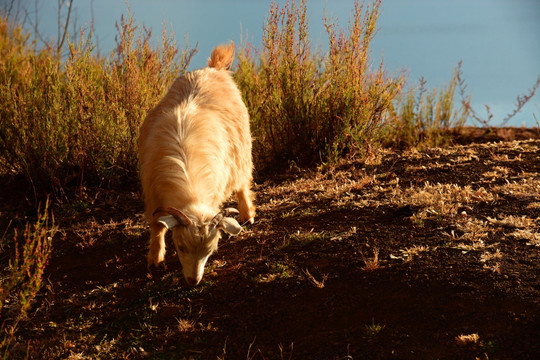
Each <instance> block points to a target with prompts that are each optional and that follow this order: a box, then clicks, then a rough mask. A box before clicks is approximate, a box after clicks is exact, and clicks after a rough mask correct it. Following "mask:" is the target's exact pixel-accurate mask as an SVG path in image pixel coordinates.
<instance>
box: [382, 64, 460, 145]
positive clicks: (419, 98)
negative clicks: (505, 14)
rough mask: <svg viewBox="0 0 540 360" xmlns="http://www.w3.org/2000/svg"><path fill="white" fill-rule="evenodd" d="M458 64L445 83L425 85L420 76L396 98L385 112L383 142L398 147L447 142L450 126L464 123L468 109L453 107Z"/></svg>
mask: <svg viewBox="0 0 540 360" xmlns="http://www.w3.org/2000/svg"><path fill="white" fill-rule="evenodd" d="M458 72H459V68H457V69H456V70H455V71H454V74H453V76H452V78H451V80H450V82H449V84H448V85H447V86H446V87H443V88H442V89H440V90H438V89H432V90H428V89H426V82H425V80H424V79H423V78H421V79H420V81H419V85H418V87H413V88H411V89H409V91H407V92H406V93H405V94H404V95H403V96H401V97H400V98H398V99H397V100H396V101H395V103H394V105H393V106H392V108H391V111H389V112H388V113H387V120H386V125H385V128H384V131H383V134H384V135H383V138H384V144H385V145H386V146H389V147H398V148H411V147H414V148H419V149H422V148H427V147H434V146H444V145H448V144H449V143H450V141H451V134H450V131H449V130H451V129H455V128H459V127H461V126H463V125H464V124H465V121H466V120H467V117H468V115H469V112H468V110H467V108H466V107H465V106H461V107H460V108H458V109H456V108H455V92H456V87H457V85H458Z"/></svg>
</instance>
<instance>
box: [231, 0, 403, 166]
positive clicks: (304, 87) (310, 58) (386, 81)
mask: <svg viewBox="0 0 540 360" xmlns="http://www.w3.org/2000/svg"><path fill="white" fill-rule="evenodd" d="M379 7H380V1H375V2H374V3H373V4H372V5H371V6H367V7H364V5H360V4H359V3H358V2H356V3H355V8H354V11H353V16H352V20H351V23H350V26H349V31H348V33H345V32H344V31H343V30H337V26H336V25H335V23H334V22H332V21H331V20H329V19H328V18H326V19H325V26H326V30H327V33H328V37H329V52H328V53H327V54H326V55H321V54H320V52H316V51H313V50H312V46H311V43H310V41H309V34H308V20H307V16H306V13H307V9H306V2H305V0H303V1H300V2H299V3H297V2H295V1H292V2H287V3H286V4H285V6H284V7H282V8H280V7H279V6H278V5H277V4H276V3H273V4H272V5H271V7H270V13H269V16H268V19H267V21H266V25H265V28H264V35H263V49H262V50H260V51H256V50H254V49H253V47H251V46H250V45H249V44H248V45H247V46H245V47H244V48H243V49H242V50H241V51H240V55H239V59H238V65H237V69H236V79H237V81H238V84H239V86H240V88H241V90H242V92H243V94H244V97H245V101H246V104H247V106H248V109H249V111H250V114H251V118H252V127H253V129H252V130H253V132H254V135H255V144H254V152H255V158H256V159H257V161H258V163H259V165H269V164H276V163H279V162H282V161H284V160H294V161H298V162H300V163H312V162H316V161H320V160H323V161H326V160H336V159H337V158H338V157H340V156H345V155H351V154H358V153H364V152H365V151H366V149H368V148H369V147H373V146H375V145H376V144H377V141H378V136H377V134H376V133H377V131H378V129H379V128H380V126H381V123H382V120H383V115H384V113H385V112H386V110H387V109H388V108H389V107H390V106H391V103H392V100H393V99H394V97H395V96H396V95H397V94H398V93H399V91H400V89H401V86H402V82H403V79H402V78H389V77H388V76H387V75H386V74H385V72H384V70H383V66H382V63H381V64H380V66H379V67H378V69H376V70H373V69H370V68H369V65H370V62H369V45H370V42H371V40H372V38H373V36H374V32H375V28H376V22H377V16H378V13H379ZM364 10H365V11H364ZM254 52H255V54H254Z"/></svg>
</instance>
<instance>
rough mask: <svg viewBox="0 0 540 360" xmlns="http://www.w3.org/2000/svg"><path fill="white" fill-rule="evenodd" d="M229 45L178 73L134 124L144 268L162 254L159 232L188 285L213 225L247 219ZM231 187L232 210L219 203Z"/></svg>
mask: <svg viewBox="0 0 540 360" xmlns="http://www.w3.org/2000/svg"><path fill="white" fill-rule="evenodd" d="M233 60H234V44H233V43H231V44H230V45H221V46H217V47H216V48H215V49H214V50H213V51H212V55H211V57H210V59H208V67H206V68H204V69H200V70H195V71H192V72H189V73H187V74H185V75H183V76H180V77H178V78H177V79H176V80H175V81H174V83H173V84H172V86H171V88H170V89H169V91H168V93H167V94H166V95H165V97H164V98H163V99H162V100H161V101H160V102H159V104H158V105H157V106H156V107H155V108H154V109H152V110H151V111H150V112H149V113H148V115H147V116H146V119H145V120H144V123H143V124H142V126H141V129H140V137H139V161H140V165H141V181H142V186H143V193H144V201H145V208H146V209H145V217H146V220H147V221H148V222H149V224H150V229H151V235H150V250H149V252H148V266H149V267H150V266H152V265H155V266H158V265H159V264H160V263H162V262H163V260H164V257H165V233H166V232H167V230H168V229H172V236H173V243H174V245H175V247H176V251H177V253H178V257H179V259H180V262H181V263H182V268H183V272H184V277H185V279H186V281H187V283H188V284H189V285H192V286H194V285H197V284H198V283H199V282H200V281H201V279H202V276H203V273H204V266H205V264H206V261H207V260H208V257H209V256H210V255H211V254H212V253H213V252H214V251H216V249H217V246H218V241H219V239H220V237H221V233H220V231H219V230H223V231H225V232H226V233H228V234H231V235H237V234H239V233H240V231H241V230H242V227H241V226H240V224H239V223H238V222H237V221H236V220H235V219H233V218H232V217H229V216H230V215H232V214H235V213H239V214H240V220H241V221H249V222H251V223H253V221H254V216H255V207H254V205H253V203H252V197H253V196H252V192H251V190H250V187H251V183H252V170H253V163H252V157H251V133H250V129H249V115H248V112H247V109H246V106H245V105H244V102H243V101H242V96H241V94H240V91H239V90H238V87H237V86H236V84H235V83H234V80H233V78H232V76H231V72H230V71H228V70H229V69H230V67H231V65H232V63H233ZM233 192H235V193H236V198H237V201H238V209H239V211H237V210H236V209H230V208H229V209H225V210H222V211H220V208H221V206H222V204H223V202H225V201H226V200H227V199H228V198H229V197H230V196H231V194H232V193H233Z"/></svg>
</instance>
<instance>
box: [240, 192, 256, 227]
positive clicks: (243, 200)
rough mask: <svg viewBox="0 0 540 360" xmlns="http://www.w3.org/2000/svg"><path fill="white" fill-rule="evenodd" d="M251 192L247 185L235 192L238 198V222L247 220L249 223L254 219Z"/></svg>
mask: <svg viewBox="0 0 540 360" xmlns="http://www.w3.org/2000/svg"><path fill="white" fill-rule="evenodd" d="M253 197H254V196H253V192H252V191H251V190H250V189H249V186H245V187H244V188H243V189H242V190H240V191H237V192H236V199H237V200H238V211H239V212H240V222H245V221H249V222H250V223H251V224H253V222H254V221H255V205H253Z"/></svg>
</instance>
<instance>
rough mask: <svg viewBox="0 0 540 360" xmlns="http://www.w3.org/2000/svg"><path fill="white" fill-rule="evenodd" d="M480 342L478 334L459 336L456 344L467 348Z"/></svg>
mask: <svg viewBox="0 0 540 360" xmlns="http://www.w3.org/2000/svg"><path fill="white" fill-rule="evenodd" d="M479 340H480V336H479V335H478V334H477V333H474V334H469V335H465V334H462V335H458V336H456V343H457V344H458V345H460V346H465V345H469V344H476V343H478V341H479Z"/></svg>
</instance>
